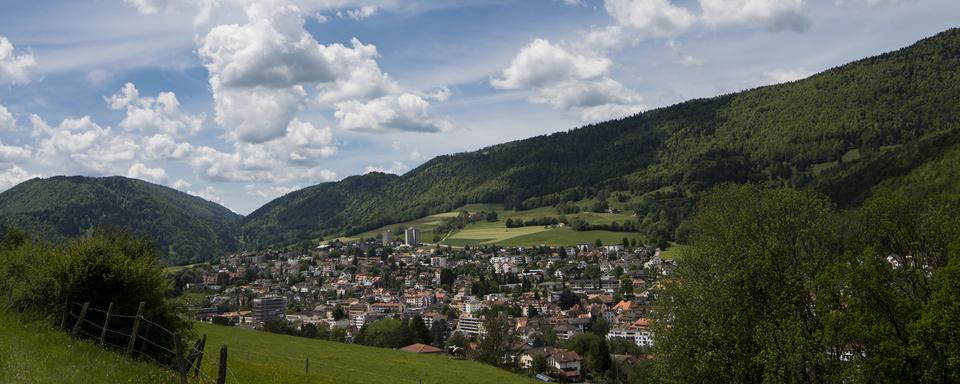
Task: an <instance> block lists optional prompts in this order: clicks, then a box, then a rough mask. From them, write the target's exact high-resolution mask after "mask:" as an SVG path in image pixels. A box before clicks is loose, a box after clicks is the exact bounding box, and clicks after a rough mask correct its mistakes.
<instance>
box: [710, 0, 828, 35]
mask: <svg viewBox="0 0 960 384" xmlns="http://www.w3.org/2000/svg"><path fill="white" fill-rule="evenodd" d="M700 7H701V8H702V9H703V22H704V23H705V24H706V25H708V26H711V27H714V28H716V27H720V26H731V25H733V26H740V25H743V26H762V27H766V28H768V29H770V30H773V31H778V30H783V29H792V30H795V31H804V30H806V29H807V28H809V27H810V19H809V18H808V17H807V16H806V14H805V13H804V10H803V0H700Z"/></svg>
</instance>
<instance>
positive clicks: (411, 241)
mask: <svg viewBox="0 0 960 384" xmlns="http://www.w3.org/2000/svg"><path fill="white" fill-rule="evenodd" d="M403 237H404V240H405V241H406V243H407V245H409V246H417V245H420V230H419V229H416V228H414V227H410V228H407V230H406V231H404V232H403Z"/></svg>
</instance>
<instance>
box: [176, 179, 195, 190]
mask: <svg viewBox="0 0 960 384" xmlns="http://www.w3.org/2000/svg"><path fill="white" fill-rule="evenodd" d="M190 185H191V184H190V182H189V181H186V180H184V179H177V181H174V182H173V188H174V189H177V190H180V191H186V190H187V188H190Z"/></svg>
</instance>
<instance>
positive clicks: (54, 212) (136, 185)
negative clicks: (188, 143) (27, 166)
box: [0, 176, 240, 264]
mask: <svg viewBox="0 0 960 384" xmlns="http://www.w3.org/2000/svg"><path fill="white" fill-rule="evenodd" d="M239 219H240V216H239V215H237V214H235V213H233V212H231V211H230V210H229V209H227V208H224V207H223V206H220V205H218V204H215V203H211V202H209V201H206V200H204V199H201V198H199V197H196V196H191V195H188V194H186V193H183V192H180V191H177V190H175V189H172V188H167V187H164V186H160V185H155V184H151V183H148V182H145V181H141V180H136V179H128V178H125V177H119V176H115V177H104V178H92V177H81V176H74V177H62V176H59V177H51V178H48V179H32V180H29V181H25V182H23V183H21V184H19V185H17V186H15V187H13V188H11V189H9V190H7V191H5V192H3V193H0V229H2V228H4V227H8V228H18V229H20V230H22V231H23V232H24V233H26V234H28V236H30V237H32V238H34V239H37V240H45V241H51V242H54V243H63V242H64V241H65V240H67V239H72V238H77V237H84V236H88V235H90V234H92V233H93V232H94V231H95V230H97V229H106V230H110V229H111V228H118V229H123V230H125V231H129V232H131V233H134V234H138V235H148V236H149V237H150V239H151V240H152V241H154V242H155V243H156V245H157V247H158V249H159V250H160V255H161V258H162V259H163V260H164V261H165V262H167V263H171V264H177V263H188V262H196V261H201V260H210V259H211V258H214V257H217V256H219V255H221V254H223V253H224V252H226V251H230V250H233V249H234V248H235V247H236V240H235V234H236V231H235V230H236V223H237V222H238V221H239Z"/></svg>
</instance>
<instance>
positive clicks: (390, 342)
mask: <svg viewBox="0 0 960 384" xmlns="http://www.w3.org/2000/svg"><path fill="white" fill-rule="evenodd" d="M408 341H409V340H408V339H407V329H406V324H404V323H403V322H402V321H400V320H397V319H383V320H378V321H374V322H372V323H367V324H364V325H363V327H362V328H360V331H359V332H357V336H356V337H354V340H353V342H354V343H357V344H363V345H370V346H374V347H382V348H401V347H404V346H407V345H409V344H410V343H408Z"/></svg>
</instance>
